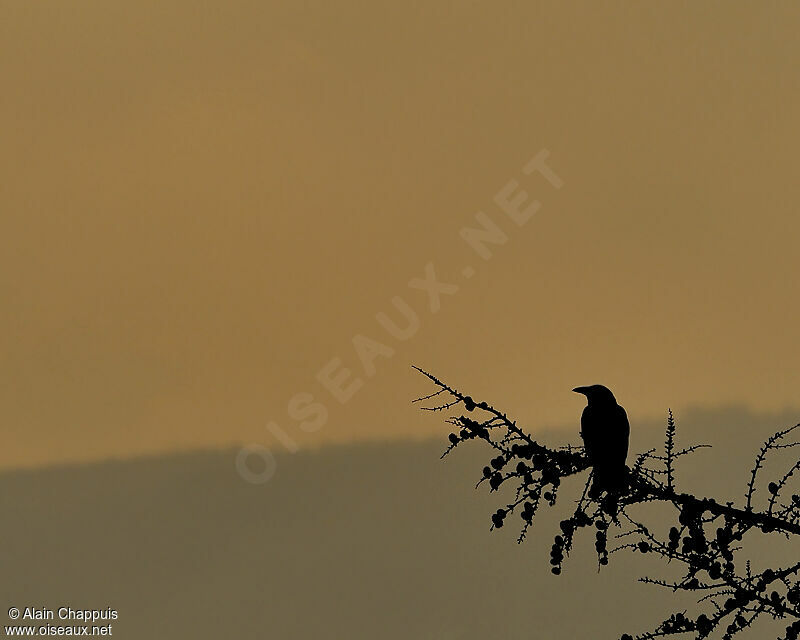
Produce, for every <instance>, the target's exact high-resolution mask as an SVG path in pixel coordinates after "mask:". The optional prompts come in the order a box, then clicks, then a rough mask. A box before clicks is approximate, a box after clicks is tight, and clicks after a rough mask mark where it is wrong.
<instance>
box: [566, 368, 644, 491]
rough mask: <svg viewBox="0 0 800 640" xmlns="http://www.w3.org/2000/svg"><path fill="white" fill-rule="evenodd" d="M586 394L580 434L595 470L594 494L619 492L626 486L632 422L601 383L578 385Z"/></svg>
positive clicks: (577, 390) (576, 391)
mask: <svg viewBox="0 0 800 640" xmlns="http://www.w3.org/2000/svg"><path fill="white" fill-rule="evenodd" d="M573 391H574V392H575V393H581V394H583V395H585V396H586V401H587V405H586V407H585V408H584V409H583V415H582V416H581V438H582V439H583V445H584V448H585V450H586V455H587V457H588V458H589V462H590V464H591V465H592V468H593V470H594V479H593V481H592V489H591V495H592V496H593V497H597V496H599V495H600V494H601V493H602V492H603V491H606V492H608V493H609V494H615V493H617V492H619V491H620V490H621V489H622V488H623V487H624V486H625V479H626V475H627V474H626V467H625V459H626V458H627V457H628V440H629V438H630V431H631V428H630V425H629V423H628V414H627V413H625V409H623V408H622V407H621V406H620V405H618V404H617V400H616V398H614V394H613V393H611V390H610V389H608V388H607V387H604V386H603V385H601V384H593V385H591V386H588V387H575V388H574V389H573Z"/></svg>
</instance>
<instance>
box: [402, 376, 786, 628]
mask: <svg viewBox="0 0 800 640" xmlns="http://www.w3.org/2000/svg"><path fill="white" fill-rule="evenodd" d="M415 369H417V370H418V371H419V372H420V373H422V374H423V375H424V376H426V377H427V378H428V379H429V380H430V381H431V382H432V383H433V384H434V385H435V387H436V391H435V392H434V393H432V394H430V395H428V396H425V397H424V398H419V399H417V400H416V401H415V402H423V401H426V400H427V401H431V400H433V399H436V401H437V402H439V404H434V405H432V406H426V407H423V408H424V409H425V410H427V411H448V410H451V409H454V408H456V407H458V408H459V409H463V410H464V411H465V413H464V414H462V415H458V416H451V417H450V418H448V420H447V422H448V423H449V424H452V425H454V426H455V427H456V430H455V431H454V432H453V433H451V434H450V436H449V441H450V444H449V446H448V448H447V450H446V451H445V452H444V454H443V455H442V457H444V456H446V455H447V454H448V453H450V452H451V451H452V450H453V449H455V448H456V447H457V446H459V445H460V444H462V443H464V442H466V441H468V440H475V439H478V440H483V441H485V442H486V443H487V444H488V445H489V446H490V447H491V448H492V450H493V451H494V454H495V455H494V457H492V459H491V460H490V461H489V464H488V465H487V466H485V467H484V468H483V477H482V478H481V480H480V482H479V483H478V484H479V485H480V484H482V483H484V482H485V483H488V484H489V487H490V490H491V491H497V490H498V489H499V488H500V487H501V486H502V485H505V484H506V483H513V485H514V486H515V491H514V499H513V500H512V501H511V502H509V503H508V504H506V505H505V506H504V507H501V508H499V509H497V511H495V513H494V514H492V517H491V520H492V528H500V527H502V526H504V525H505V524H506V522H507V521H508V518H509V516H510V515H512V514H518V515H519V517H520V519H521V521H522V522H521V533H520V536H519V542H522V541H523V540H524V539H525V535H526V533H527V531H528V528H529V527H530V525H531V523H532V521H533V518H534V517H535V515H536V513H537V511H538V509H539V507H540V506H541V505H542V504H543V503H545V504H548V505H550V506H553V505H555V504H556V500H557V495H558V490H559V487H560V485H561V482H562V480H563V479H565V478H567V477H569V476H573V475H577V474H579V473H581V472H583V471H585V470H587V469H588V468H589V466H590V465H589V461H588V459H587V458H586V455H585V454H584V452H583V448H582V447H574V446H568V447H564V448H560V449H552V448H549V447H546V446H544V445H541V444H539V443H538V442H536V440H534V439H533V438H532V437H531V436H530V435H528V434H527V433H526V432H525V431H524V430H523V429H521V428H520V427H519V426H518V425H517V424H516V422H514V421H513V420H512V419H511V418H509V417H508V416H507V415H506V414H505V413H503V412H501V411H499V410H498V409H495V408H494V407H492V406H491V405H490V404H488V403H486V402H476V401H475V400H473V399H472V397H470V396H468V395H466V394H463V393H461V392H460V391H458V390H457V389H455V388H453V387H451V386H449V385H447V384H446V383H444V382H443V381H442V380H440V379H439V378H437V377H436V376H434V375H432V374H430V373H428V372H426V371H423V370H422V369H419V368H417V367H415ZM440 396H441V398H442V400H440ZM798 427H800V424H798V425H795V426H793V427H790V428H788V429H785V430H783V431H779V432H778V433H776V434H775V435H773V436H772V437H770V438H769V439H768V440H767V441H766V442H765V443H764V445H763V446H762V447H761V449H760V451H759V453H758V455H757V457H756V460H755V463H754V467H753V469H752V471H751V474H750V479H749V482H748V485H747V491H746V494H745V496H744V506H743V507H737V506H735V505H734V504H733V503H730V502H728V503H724V504H722V503H720V502H717V501H716V500H714V499H713V498H706V497H697V496H694V495H692V494H690V493H679V492H678V491H676V489H675V476H674V474H675V461H676V460H677V459H678V458H680V457H682V456H685V455H689V454H691V453H693V452H695V451H696V450H697V449H699V448H701V447H704V446H707V445H695V446H691V447H688V448H686V449H683V450H680V451H675V442H674V440H675V429H676V428H675V421H674V419H673V416H672V412H670V415H669V420H668V423H667V433H666V439H665V451H664V455H656V454H655V451H654V450H650V451H647V452H645V453H642V454H640V455H639V456H638V457H637V458H636V460H635V462H634V464H633V466H632V467H631V468H629V469H628V473H627V482H626V486H625V488H624V490H623V491H622V492H620V493H616V494H614V495H609V494H608V493H603V494H602V495H601V496H598V497H596V498H593V497H590V495H589V492H588V491H587V488H588V486H589V481H588V480H587V483H586V485H585V486H584V489H583V493H582V495H581V497H580V500H579V501H578V503H577V507H576V509H575V511H574V513H573V515H572V516H570V517H569V518H567V519H565V520H563V521H561V523H560V529H561V533H560V534H559V535H556V536H555V539H554V542H553V546H552V549H551V552H550V563H551V565H552V572H553V573H554V574H556V575H558V574H560V573H561V571H562V567H563V563H564V559H565V557H566V556H568V555H569V553H570V551H571V549H572V547H573V543H574V538H575V535H576V533H577V532H578V531H579V530H580V529H582V528H589V527H592V528H594V529H595V549H596V551H597V556H598V562H599V563H600V565H606V564H608V561H609V554H610V553H614V552H619V551H625V550H627V551H632V552H637V553H655V554H657V555H658V556H659V557H661V558H663V559H665V560H666V561H670V562H677V563H679V564H680V565H682V566H683V577H682V579H681V580H678V581H665V580H662V579H654V578H642V582H644V583H646V584H650V585H655V586H659V587H662V588H666V589H669V590H671V591H673V592H677V591H688V592H698V596H699V599H698V607H700V608H699V610H698V611H697V612H696V613H695V614H692V615H688V614H687V613H686V612H679V613H674V614H672V615H671V616H670V617H669V618H667V619H665V620H663V621H662V622H661V623H660V624H658V625H657V626H656V627H655V628H654V629H653V630H652V631H649V632H644V633H641V634H639V635H637V636H635V640H652V639H654V638H659V637H662V636H669V635H677V634H694V637H695V638H698V639H702V638H707V637H710V636H712V635H717V634H718V635H719V636H720V637H721V638H723V640H728V639H730V638H732V637H733V636H734V635H736V634H737V633H739V632H741V631H744V630H745V629H749V628H751V627H752V626H753V624H754V623H755V622H757V621H758V620H759V619H761V618H765V617H766V618H772V619H781V620H784V621H785V622H786V625H787V626H786V628H785V631H784V633H783V635H782V636H780V637H779V638H778V640H798V638H800V577H798V574H800V562H798V563H796V564H791V565H789V566H787V567H783V568H772V569H766V570H764V571H762V572H760V573H752V571H751V567H750V563H749V561H747V562H746V566H745V569H744V571H742V570H741V562H740V561H739V557H738V555H741V553H740V552H741V546H740V543H741V542H742V541H743V540H744V538H745V536H746V535H747V534H750V533H751V532H753V531H758V532H761V533H762V534H782V535H784V536H786V537H791V536H795V535H800V496H798V495H791V496H790V497H789V498H788V500H787V498H784V497H783V494H784V493H785V492H786V490H787V488H788V485H789V483H790V480H791V479H792V478H793V476H794V474H795V473H796V472H797V471H798V470H800V461H798V462H797V463H796V464H794V465H793V466H792V467H791V468H790V469H789V470H788V471H787V472H786V473H785V474H784V475H783V476H782V477H781V478H779V479H778V480H777V481H773V482H769V484H768V485H767V491H768V494H769V498H768V506H767V509H766V511H757V510H756V509H755V508H754V506H753V499H754V496H755V493H756V487H757V483H758V482H759V479H760V476H759V472H760V471H761V470H762V469H763V467H764V461H765V460H766V458H767V456H768V455H769V454H770V453H772V452H774V451H776V450H778V449H786V448H789V447H794V446H796V445H798V443H796V442H793V443H786V442H785V441H784V440H785V438H786V436H788V435H789V434H791V433H792V432H793V431H795V429H797V428H798ZM650 502H661V503H665V504H668V505H671V506H672V507H673V508H674V509H675V511H676V515H677V522H676V523H675V525H674V526H672V527H671V528H670V530H669V532H668V533H667V535H666V536H659V535H658V534H657V533H656V532H655V531H653V530H651V528H648V527H647V526H646V525H645V523H643V522H641V521H639V519H638V518H637V516H636V515H635V513H634V511H635V510H634V509H632V507H633V506H634V505H639V504H643V503H650ZM612 526H613V527H619V528H621V529H622V532H621V533H619V534H617V535H616V538H618V539H619V540H620V542H621V543H622V544H620V545H619V546H617V547H616V548H614V549H611V550H609V549H608V537H609V529H610V528H611V527H612ZM737 554H738V555H737ZM621 640H634V637H633V636H631V635H629V634H625V635H623V636H622V638H621Z"/></svg>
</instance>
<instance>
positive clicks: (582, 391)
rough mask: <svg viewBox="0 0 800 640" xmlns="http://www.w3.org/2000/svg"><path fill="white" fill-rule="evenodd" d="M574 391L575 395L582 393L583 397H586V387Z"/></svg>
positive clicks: (576, 388)
mask: <svg viewBox="0 0 800 640" xmlns="http://www.w3.org/2000/svg"><path fill="white" fill-rule="evenodd" d="M573 391H574V392H575V393H582V394H583V395H586V387H575V388H574V389H573Z"/></svg>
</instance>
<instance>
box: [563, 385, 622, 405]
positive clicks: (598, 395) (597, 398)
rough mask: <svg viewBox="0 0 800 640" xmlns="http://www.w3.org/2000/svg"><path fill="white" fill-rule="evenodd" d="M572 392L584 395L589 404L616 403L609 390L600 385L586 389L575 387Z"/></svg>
mask: <svg viewBox="0 0 800 640" xmlns="http://www.w3.org/2000/svg"><path fill="white" fill-rule="evenodd" d="M573 391H574V392H575V393H582V394H583V395H585V396H586V400H587V402H588V403H589V404H595V403H596V404H607V403H610V404H616V403H617V400H616V398H614V394H613V393H611V389H609V388H608V387H604V386H603V385H602V384H593V385H590V386H588V387H575V388H574V389H573Z"/></svg>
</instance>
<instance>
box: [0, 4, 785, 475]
mask: <svg viewBox="0 0 800 640" xmlns="http://www.w3.org/2000/svg"><path fill="white" fill-rule="evenodd" d="M799 29H800V6H798V5H796V4H793V3H789V2H785V3H771V4H770V5H769V8H768V9H767V8H765V7H763V6H760V5H757V4H750V3H737V2H734V3H725V4H724V5H723V4H719V3H711V2H708V3H700V4H697V3H686V4H685V5H682V4H680V3H672V4H669V5H665V4H660V3H614V4H611V5H607V4H605V3H604V4H603V6H600V5H599V4H595V3H533V2H519V3H506V4H503V5H502V6H499V5H497V4H496V3H484V2H459V3H445V2H425V3H419V5H418V6H412V5H409V4H408V3H389V2H378V3H374V2H373V3H367V2H352V1H350V0H347V1H345V2H337V3H330V2H310V3H296V2H286V3H282V4H276V3H265V2H252V1H249V0H233V1H232V2H226V3H204V2H192V3H188V2H172V3H164V2H155V1H153V2H135V3H108V2H99V1H97V0H87V1H83V2H74V3H69V4H63V3H59V2H52V1H49V2H39V3H29V2H22V1H12V2H4V3H3V5H2V19H0V78H1V79H2V84H3V91H2V92H1V93H0V118H2V123H3V125H4V126H3V127H2V138H1V140H2V144H0V173H1V175H2V176H3V180H2V187H1V188H0V329H1V330H2V333H1V334H0V335H2V338H0V357H2V368H0V371H2V376H3V378H2V383H1V384H0V407H2V409H0V411H1V413H0V415H1V416H2V422H3V433H4V438H3V446H2V448H0V465H2V466H17V465H27V464H32V463H37V464H38V463H49V462H55V461H63V460H75V459H91V458H99V457H106V456H128V455H134V454H138V453H142V452H148V451H160V450H173V449H186V448H196V447H216V446H221V445H230V444H233V443H239V442H259V443H262V444H263V445H265V446H269V447H274V448H276V449H278V450H282V448H283V447H284V446H285V445H284V444H281V443H280V442H279V440H277V439H276V437H275V435H274V429H273V432H270V431H269V430H268V429H267V428H266V425H267V424H268V423H269V422H270V421H274V422H275V423H277V424H278V425H279V426H280V428H281V430H282V431H283V432H284V433H285V434H286V435H287V436H288V437H289V438H290V439H291V440H292V441H293V442H294V443H296V444H298V445H300V446H318V445H322V444H325V443H327V442H330V441H332V440H350V439H363V438H378V439H381V438H389V437H391V438H397V437H405V436H410V435H412V436H422V435H430V434H433V433H435V432H441V431H442V430H443V428H442V427H441V426H440V424H439V423H438V422H437V421H436V420H435V419H432V417H431V416H428V415H424V414H422V415H421V414H419V413H418V412H416V410H415V409H414V408H413V407H412V406H411V405H410V404H409V401H410V399H412V398H413V397H415V395H421V394H423V393H425V392H426V391H429V387H428V386H426V385H425V384H424V382H423V381H422V380H421V379H419V377H418V376H416V375H414V374H413V372H412V371H411V369H410V364H411V363H415V364H419V365H421V366H424V367H426V368H429V369H431V370H433V371H435V372H436V373H438V374H439V375H441V376H443V377H444V378H446V379H447V380H449V381H451V382H452V383H453V384H456V385H458V386H459V387H460V388H463V389H467V390H469V391H470V392H471V393H473V395H475V396H477V397H482V398H486V399H488V400H490V401H492V402H494V403H495V404H497V405H498V406H502V407H504V408H505V409H507V410H508V411H509V412H511V413H512V414H513V415H514V416H515V417H517V418H519V419H520V420H522V421H524V422H525V423H526V424H527V425H530V426H531V428H533V429H534V430H535V429H536V428H538V427H540V426H541V427H545V426H551V425H568V424H571V423H574V422H576V419H577V416H578V415H579V412H580V410H581V406H582V404H581V400H582V398H580V397H578V396H575V395H574V394H571V393H570V389H571V388H572V387H574V386H576V385H578V384H589V383H594V382H602V383H605V384H607V385H608V386H610V387H611V388H612V389H614V391H615V392H616V395H617V397H618V399H619V400H620V402H621V403H622V404H624V405H625V406H626V407H627V408H628V410H629V413H630V414H631V416H632V418H633V419H634V428H635V419H636V417H637V416H639V417H642V418H643V417H645V416H653V415H660V414H661V413H663V412H664V411H665V410H666V407H667V406H672V407H673V408H676V409H678V410H679V411H680V410H681V408H685V407H688V406H690V405H700V406H718V405H726V404H731V403H736V404H743V405H748V406H751V407H753V408H757V409H768V410H779V409H783V408H786V407H796V406H800V401H798V392H797V390H798V389H799V388H800V369H798V366H797V360H798V356H800V338H798V329H797V321H798V312H799V311H800V299H799V298H798V284H797V273H798V266H800V257H798V250H797V240H798V232H799V231H800V219H798V215H797V207H798V204H799V203H800V181H798V159H797V149H798V146H800V124H798V119H797V114H798V112H800V80H798V75H797V69H796V68H797V61H798V55H800V40H798V38H797V37H796V34H797V33H798V30H799ZM542 149H547V150H549V152H550V156H549V158H548V159H547V162H548V163H549V165H550V167H552V169H553V170H554V171H555V172H556V173H557V175H558V177H559V178H560V179H561V180H563V185H562V187H561V188H560V189H556V188H554V186H553V185H552V184H551V183H550V182H549V181H548V180H546V179H545V177H544V176H542V175H541V174H539V173H537V172H533V173H532V174H531V175H525V173H524V171H523V166H524V165H525V164H526V163H527V162H528V161H529V160H530V159H531V158H532V157H534V156H535V155H536V154H537V153H538V152H539V151H540V150H542ZM511 180H515V181H516V182H517V183H518V185H517V188H521V189H524V190H525V191H526V192H527V193H528V197H529V198H535V199H538V200H539V201H540V202H541V207H540V209H539V210H538V212H537V213H536V214H535V215H534V216H533V217H532V218H531V219H530V220H528V221H527V222H526V223H525V224H524V225H523V226H521V227H520V226H517V225H516V224H515V223H514V221H513V220H511V218H510V217H508V216H507V215H505V214H504V213H503V212H502V211H501V209H500V207H499V206H498V205H497V203H496V202H495V197H496V194H498V192H499V191H500V190H501V189H503V188H504V187H505V186H506V185H508V184H509V181H511ZM513 188H514V185H513V184H512V185H511V187H510V188H509V189H510V190H509V193H511V194H512V196H517V195H518V191H513ZM506 196H508V194H506ZM478 211H483V212H484V213H485V214H486V216H487V217H488V219H489V220H491V221H492V222H493V223H494V224H496V225H497V226H498V229H499V232H500V233H501V234H505V235H506V236H507V237H508V241H507V242H506V243H505V244H502V245H496V244H488V245H486V246H487V247H488V249H489V250H490V251H491V252H492V253H493V255H492V257H491V258H490V259H489V260H487V261H484V260H482V259H481V258H480V257H479V256H478V254H477V253H476V251H475V250H474V249H473V248H471V247H470V246H469V245H468V243H466V242H465V241H464V239H463V238H462V237H461V236H460V230H461V229H463V228H464V227H469V226H471V227H476V228H477V227H478V222H477V221H476V219H475V214H476V213H477V212H478ZM497 233H498V231H497V230H495V235H497ZM429 263H430V264H432V265H433V268H434V270H435V275H436V279H437V280H439V281H442V282H447V283H453V284H455V285H458V286H459V287H460V290H459V291H457V292H455V293H452V294H451V293H447V294H442V296H441V299H439V298H438V297H434V298H431V299H430V300H429V297H428V294H427V293H426V291H425V290H424V289H419V288H414V287H409V286H408V283H409V281H410V280H412V279H415V278H417V279H424V278H425V274H426V265H427V264H429ZM465 267H472V268H473V269H474V270H475V275H474V276H473V277H471V278H466V277H465V276H464V271H463V270H464V268H465ZM429 275H430V274H429ZM395 296H400V297H401V298H402V299H403V300H404V301H405V303H406V304H407V305H408V307H409V308H410V309H411V310H412V311H413V312H415V313H416V314H417V317H418V320H419V329H418V330H417V331H416V332H413V335H412V336H411V337H409V338H408V339H407V340H404V341H401V340H399V339H397V338H396V337H392V336H391V335H390V334H389V333H387V331H386V329H385V328H383V327H382V326H381V324H380V323H379V321H378V320H377V319H376V317H375V316H376V314H377V313H379V312H386V313H388V314H390V316H391V318H393V319H394V320H395V321H396V322H398V323H400V324H401V325H402V324H403V320H402V315H401V314H400V312H399V311H397V310H396V309H394V307H393V306H392V302H391V301H392V298H393V297H395ZM432 302H435V303H436V302H440V303H441V309H440V310H438V311H437V312H435V313H434V312H432V311H431V307H430V304H431V303H432ZM357 335H361V336H365V337H366V338H368V339H371V340H373V341H379V343H380V345H376V344H374V343H371V342H367V341H366V340H365V339H357V345H358V346H359V347H360V349H361V352H362V357H364V356H363V353H364V350H365V349H368V348H369V349H372V350H373V351H372V355H373V356H374V360H370V362H372V364H373V365H374V367H375V369H374V372H373V371H365V369H364V364H363V363H362V362H361V361H360V359H359V356H358V355H357V350H356V347H355V346H354V344H353V338H354V336H357ZM389 350H392V351H393V354H392V355H391V356H390V357H387V356H388V354H389V353H390V351H389ZM337 357H338V358H340V359H341V366H344V367H347V368H348V369H350V370H351V379H350V380H349V381H348V382H349V383H351V384H352V383H353V380H354V379H359V380H361V381H362V386H361V387H360V388H359V389H358V390H357V391H356V392H355V394H354V395H353V397H352V398H351V399H350V400H348V401H346V402H345V403H344V404H341V403H340V402H339V401H338V400H336V399H334V396H333V395H332V394H331V392H330V391H329V390H328V389H326V386H325V385H324V384H323V383H321V382H320V381H319V379H318V373H319V372H320V371H321V370H322V369H323V368H324V367H326V365H327V364H328V363H329V362H330V361H331V360H332V359H333V358H337ZM340 374H341V371H340V367H339V366H338V364H337V363H334V365H332V366H331V368H330V370H329V372H328V374H327V376H328V378H332V377H333V378H335V377H336V376H337V375H340ZM370 374H373V375H370ZM330 385H331V383H328V386H330ZM334 386H336V385H334ZM338 386H340V387H341V386H347V385H346V384H344V383H339V384H338ZM298 393H309V394H311V395H312V396H313V397H314V401H316V402H317V403H321V405H324V407H325V410H326V411H327V413H328V415H327V419H326V420H325V422H324V424H322V419H321V418H319V416H320V415H321V414H320V411H322V409H321V408H320V407H319V406H317V407H315V406H313V405H312V407H311V409H308V411H309V415H311V414H312V412H313V417H315V418H319V419H318V420H312V422H313V424H312V425H306V427H307V428H309V429H316V430H313V431H311V432H306V431H305V430H303V429H301V428H300V425H299V423H298V420H295V419H293V418H292V417H290V415H289V413H288V412H287V405H288V403H289V402H290V399H291V398H292V397H293V396H296V394H298ZM306 401H308V398H307V397H305V396H297V397H296V402H297V405H296V406H295V407H294V410H293V413H294V414H295V415H300V414H301V413H303V411H304V410H306V409H307V407H306V405H305V404H304V403H305V402H306ZM284 439H285V438H284ZM290 444H291V443H290Z"/></svg>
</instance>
